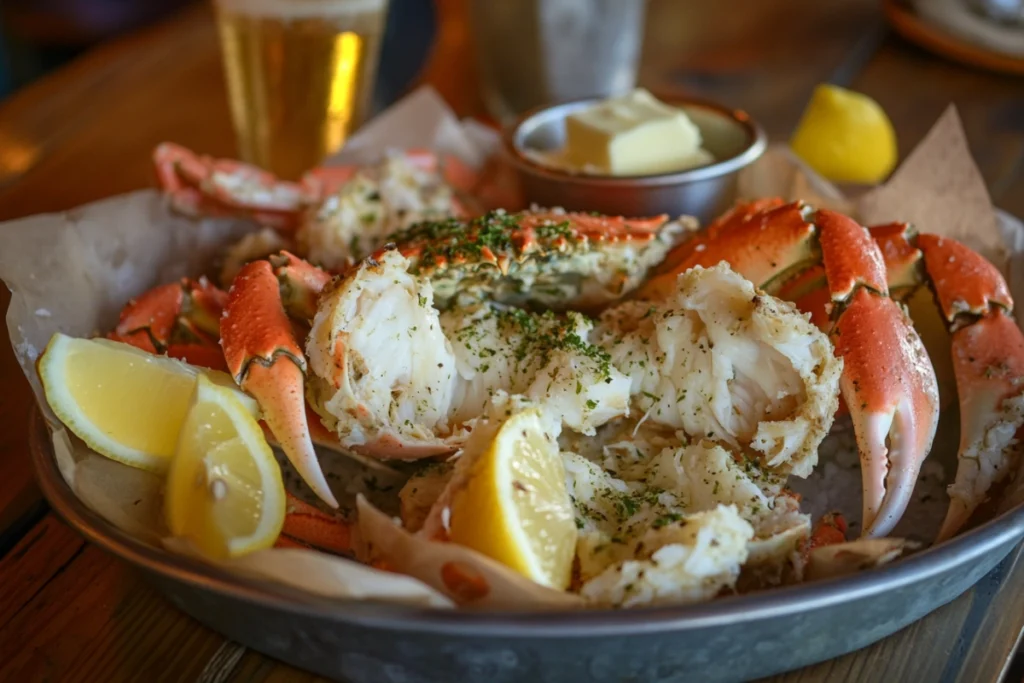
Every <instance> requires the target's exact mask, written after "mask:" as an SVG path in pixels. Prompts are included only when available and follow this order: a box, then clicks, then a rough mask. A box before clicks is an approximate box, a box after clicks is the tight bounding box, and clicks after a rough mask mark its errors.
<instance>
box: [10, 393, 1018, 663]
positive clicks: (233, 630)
mask: <svg viewBox="0 0 1024 683" xmlns="http://www.w3.org/2000/svg"><path fill="white" fill-rule="evenodd" d="M30 430H31V451H32V459H33V462H34V465H35V469H36V473H37V475H38V478H39V483H40V486H41V488H42V490H43V493H44V495H45V496H46V498H47V499H48V500H49V501H50V504H51V505H52V506H53V509H54V510H55V511H56V512H57V513H58V514H59V515H60V516H61V517H62V518H63V519H64V520H65V521H67V522H68V524H70V525H71V526H72V527H74V528H75V529H76V530H77V531H78V532H79V533H81V534H82V535H83V536H84V537H85V538H86V539H87V540H89V541H90V542H92V543H95V544H96V545H98V546H100V547H102V548H104V549H106V550H108V551H109V552H111V553H113V554H115V555H117V556H118V557H120V558H122V559H123V560H125V561H127V562H129V563H131V564H133V565H135V566H137V567H138V568H140V569H141V570H142V571H143V572H144V573H145V574H146V575H147V576H148V578H149V579H150V580H151V581H152V582H153V583H154V584H155V585H156V586H157V588H158V589H159V590H160V591H161V592H163V593H164V594H165V595H166V596H167V597H168V598H169V599H170V600H171V602H173V603H174V604H175V605H177V606H178V607H179V608H180V609H182V610H183V611H184V612H186V613H188V614H190V615H192V616H193V617H195V618H196V619H198V620H199V621H201V622H203V623H204V624H206V625H208V626H209V627H210V628H213V629H215V630H217V631H219V632H220V633H222V634H224V635H225V636H227V637H228V638H230V639H232V640H235V641H237V642H239V643H242V644H244V645H246V646H248V647H251V648H253V649H255V650H258V651H260V652H262V653H264V654H266V655H269V656H271V657H274V658H276V659H279V660H281V661H284V662H287V663H289V664H292V665H294V666H297V667H300V668H303V669H306V670H308V671H312V672H315V673H317V674H319V675H322V676H325V677H328V678H335V679H342V680H345V681H350V682H351V683H381V682H387V683H506V682H512V681H530V682H531V683H548V682H550V683H569V682H572V683H577V682H582V681H609V682H610V681H615V682H623V683H625V682H627V681H628V682H630V683H648V682H654V681H658V682H666V683H667V682H682V681H695V680H699V681H710V682H717V681H743V680H749V679H751V678H758V677H762V676H767V675H770V674H774V673H780V672H783V671H789V670H792V669H796V668H799V667H802V666H806V665H808V664H813V663H815V662H820V661H823V660H826V659H830V658H832V657H837V656H839V655H842V654H845V653H848V652H852V651H854V650H857V649H859V648H862V647H865V646H867V645H870V644H871V643H873V642H875V641H878V640H880V639H882V638H884V637H885V636H888V635H890V634H892V633H894V632H896V631H898V630H899V629H901V628H903V627H904V626H906V625H908V624H910V623H912V622H914V621H916V620H918V619H920V618H921V617H923V616H925V615H926V614H928V613H929V612H931V611H933V610H935V609H936V608H938V607H940V606H942V605H944V604H945V603H947V602H949V601H950V600H952V599H953V598H955V597H957V596H958V595H960V594H961V593H963V592H964V591H965V590H967V589H968V588H970V587H971V586H972V585H973V584H974V583H975V582H977V581H978V580H979V579H981V578H982V577H983V576H984V575H985V574H987V573H988V572H989V571H991V570H992V569H993V568H994V567H995V566H996V565H997V564H998V563H999V562H1000V561H1001V560H1002V559H1003V558H1004V557H1006V555H1007V554H1008V553H1009V552H1010V550H1011V549H1012V548H1013V547H1014V546H1016V544H1017V543H1018V542H1019V541H1020V540H1021V539H1022V538H1024V506H1019V507H1017V508H1014V509H1013V510H1010V511H1009V512H1006V513H1005V514H1003V515H1000V516H999V517H997V518H995V519H993V520H991V521H988V522H987V523H985V524H983V525H981V526H979V527H977V528H974V529H972V530H971V531H968V532H966V533H964V534H962V535H961V536H958V537H956V538H954V539H953V540H951V541H948V542H946V543H943V544H941V545H939V546H937V547H934V548H929V549H927V550H924V551H922V552H920V553H917V554H915V555H912V556H910V557H908V558H905V559H902V560H899V561H897V562H894V563H893V564H890V565H886V566H883V567H880V568H877V569H872V570H868V571H864V572H861V573H859V574H855V575H852V576H847V577H842V578H837V579H830V580H824V581H820V582H815V583H811V584H805V585H800V586H793V587H787V588H780V589H775V590H771V591H766V592H763V593H759V594H751V595H742V596H735V597H727V598H723V599H720V600H716V601H714V602H710V603H704V604H698V605H688V606H680V607H662V608H649V609H631V610H603V611H573V612H557V613H543V614H534V615H524V614H509V613H494V612H491V613H480V612H469V611H453V610H440V609H436V610H431V609H421V608H410V607H401V606H396V605H385V604H381V603H373V602H368V601H351V600H344V601H343V600H325V599H320V598H315V597H313V596H311V595H306V594H303V593H302V592H300V591H295V590H291V589H288V588H286V587H283V586H280V585H276V584H272V583H268V582H262V581H256V580H249V579H243V578H239V577H236V576H234V575H231V574H228V573H227V572H225V571H223V570H219V569H217V568H215V567H212V566H208V565H206V564H203V563H201V562H199V561H196V560H193V559H190V558H187V557H183V556H180V555H175V554H172V553H170V552H168V551H165V550H163V549H160V548H156V547H153V546H150V545H147V544H145V543H142V542H141V541H138V540H136V539H134V538H132V537H130V536H128V535H126V534H125V533H123V532H122V531H120V530H118V529H117V528H115V527H114V526H112V525H111V524H109V523H108V522H106V521H105V520H103V519H102V518H101V517H99V516H98V515H97V514H95V513H94V512H92V511H91V510H89V509H88V508H87V507H86V506H85V505H84V504H83V503H82V502H81V501H79V500H78V498H77V497H76V496H75V494H74V493H73V492H72V490H71V489H70V487H69V486H68V485H67V483H66V482H65V481H64V479H63V477H62V476H61V474H60V472H59V470H58V469H57V464H56V462H55V460H54V454H53V448H52V445H51V441H50V435H49V432H48V429H47V426H46V423H45V420H44V419H43V418H42V416H41V414H40V413H39V411H38V408H37V409H36V411H35V412H34V413H33V417H32V422H31V425H30Z"/></svg>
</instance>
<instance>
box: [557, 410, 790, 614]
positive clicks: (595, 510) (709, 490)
mask: <svg viewBox="0 0 1024 683" xmlns="http://www.w3.org/2000/svg"><path fill="white" fill-rule="evenodd" d="M621 422H622V424H620V425H615V426H609V428H607V429H606V430H605V433H603V434H602V435H601V438H602V440H603V441H604V445H603V446H602V447H600V448H599V449H593V448H592V449H591V452H590V453H589V454H588V455H587V456H584V455H580V454H576V453H572V452H564V453H563V460H564V463H565V469H566V481H567V487H568V488H569V491H570V495H571V497H572V500H573V504H574V506H575V509H576V515H577V520H576V526H577V528H578V529H579V540H578V542H577V558H578V561H579V572H580V581H581V594H583V595H584V596H586V597H589V598H590V599H592V600H595V601H597V602H599V603H603V604H605V603H606V604H614V605H639V604H660V603H661V602H679V601H687V600H691V599H707V598H709V597H713V596H714V595H715V594H716V593H717V592H718V590H720V589H723V588H733V587H734V584H735V582H736V579H737V578H738V577H739V576H740V568H741V567H743V568H744V569H746V568H747V566H748V565H749V567H750V569H751V571H756V573H757V581H756V582H754V583H755V584H759V585H763V584H764V583H779V582H781V581H782V580H783V578H784V577H787V576H792V575H794V572H795V571H797V569H796V564H797V560H798V558H797V557H795V553H796V550H797V548H798V546H799V545H800V544H801V542H802V541H803V540H805V539H806V538H807V536H808V535H809V533H810V517H809V516H807V515H803V514H801V513H800V512H799V506H798V504H797V501H796V500H795V499H794V498H792V497H791V496H789V495H786V494H785V493H784V492H783V489H782V483H783V482H782V478H781V477H779V476H777V475H774V474H772V473H770V472H766V471H764V470H763V469H762V468H761V467H760V466H759V465H758V464H757V463H756V462H753V461H744V460H742V459H740V458H738V457H736V456H734V455H733V454H732V453H730V452H728V451H727V450H726V449H724V448H723V447H722V446H720V445H718V444H715V443H712V442H710V441H707V440H701V441H698V442H694V443H689V444H684V445H682V446H680V445H679V440H678V438H675V439H673V437H672V436H671V435H670V433H667V432H665V431H663V430H655V429H652V428H647V427H643V426H641V427H640V428H639V429H637V428H636V427H635V425H633V424H632V423H631V421H630V420H623V421H621ZM631 432H636V438H634V439H633V440H629V441H624V440H620V439H621V438H622V437H624V436H628V435H629V434H630V433H631ZM563 443H566V440H565V439H563ZM723 506H724V507H723ZM723 510H728V511H729V512H728V513H726V512H723ZM714 511H717V514H716V515H711V513H712V512H714ZM708 515H711V516H710V517H709V516H708ZM722 515H724V517H723V516H722ZM694 520H696V524H697V525H698V527H700V526H701V525H702V524H704V523H705V522H707V520H715V521H714V522H713V523H712V522H708V524H709V525H710V526H709V527H708V529H711V530H710V531H708V530H705V531H704V532H702V533H704V534H705V536H707V535H708V534H715V533H718V532H721V533H722V534H724V536H725V537H726V538H728V539H735V538H736V536H735V533H734V532H736V531H737V529H743V533H742V539H743V540H742V544H740V545H738V546H735V547H734V548H733V550H734V552H732V553H731V554H728V555H726V556H721V557H720V558H719V559H721V560H722V562H721V563H719V564H715V565H713V566H714V567H715V570H714V571H711V572H710V573H708V572H707V571H706V569H707V567H706V566H705V565H699V564H697V565H694V564H693V563H695V562H698V559H700V560H705V559H707V558H706V557H704V556H703V555H696V556H691V555H690V554H688V552H684V551H683V550H678V549H677V550H671V551H668V550H667V551H665V552H661V551H662V547H663V546H665V545H672V544H674V543H677V542H678V541H677V540H675V539H676V537H677V534H676V533H675V532H672V531H668V532H664V531H662V530H663V529H669V530H672V529H677V530H678V529H679V528H685V527H687V525H689V524H690V523H691V521H694ZM738 522H741V523H742V525H740V524H739V523H738ZM744 525H745V526H744ZM715 529H717V530H718V531H717V532H716V531H715ZM721 542H723V541H722V540H721V539H717V540H716V543H721ZM716 547H717V545H716ZM684 550H685V549H684ZM663 558H677V559H679V558H683V559H679V562H675V561H674V560H673V561H672V562H669V563H667V564H666V563H665V562H664V561H662V560H663ZM725 558H731V559H729V560H728V561H725ZM684 560H685V561H684ZM695 567H696V568H695ZM709 577H711V580H708V578H709ZM673 587H675V588H673ZM680 591H681V592H680Z"/></svg>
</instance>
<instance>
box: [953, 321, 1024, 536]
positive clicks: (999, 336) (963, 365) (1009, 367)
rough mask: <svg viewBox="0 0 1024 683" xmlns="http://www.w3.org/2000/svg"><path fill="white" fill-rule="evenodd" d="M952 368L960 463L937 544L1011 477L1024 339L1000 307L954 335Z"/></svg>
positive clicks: (1022, 402)
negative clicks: (957, 407) (957, 405)
mask: <svg viewBox="0 0 1024 683" xmlns="http://www.w3.org/2000/svg"><path fill="white" fill-rule="evenodd" d="M953 368H954V370H955V373H956V385H957V394H958V397H959V401H960V451H959V458H958V459H959V462H958V464H957V471H956V480H955V482H954V483H953V485H952V486H950V487H949V495H950V506H949V510H948V512H947V513H946V519H945V521H944V522H943V524H942V529H941V530H940V531H939V536H938V539H937V541H942V540H945V539H948V538H950V537H952V536H953V535H954V534H955V533H956V532H957V531H959V529H960V527H962V526H963V525H964V524H965V523H966V522H967V520H968V519H969V518H970V516H971V514H972V513H973V512H974V510H975V509H977V507H978V505H979V504H981V502H982V501H983V500H984V499H985V495H986V493H987V492H988V490H989V488H990V487H991V486H992V485H993V484H996V483H998V482H999V481H1002V480H1003V479H1004V478H1005V477H1006V476H1008V475H1010V474H1011V471H1010V470H1011V466H1012V465H1013V462H1012V461H1007V460H1006V458H1005V452H1006V451H1007V450H1009V449H1011V448H1012V447H1013V446H1014V445H1015V443H1016V435H1017V431H1018V430H1019V428H1020V426H1021V424H1022V423H1024V335H1022V334H1021V331H1020V328H1019V327H1017V324H1016V323H1015V322H1014V321H1013V319H1012V318H1011V317H1010V316H1009V315H1008V314H1006V313H1004V312H1003V311H1002V310H1000V309H998V308H997V309H995V310H994V311H993V312H992V313H991V314H990V315H987V316H985V317H983V318H981V319H979V320H978V321H976V322H975V323H974V324H972V325H968V326H966V327H962V328H960V329H958V330H956V331H955V332H954V333H953ZM1009 399H1016V401H1013V402H1009ZM1018 461H1019V458H1018ZM1017 466H1018V467H1020V463H1019V462H1018V463H1017Z"/></svg>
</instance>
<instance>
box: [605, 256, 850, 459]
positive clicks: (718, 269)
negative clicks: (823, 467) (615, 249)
mask: <svg viewBox="0 0 1024 683" xmlns="http://www.w3.org/2000/svg"><path fill="white" fill-rule="evenodd" d="M595 341H596V343H597V344H598V345H599V346H601V347H602V348H604V349H605V350H606V351H607V352H608V353H609V354H610V355H611V357H612V363H613V364H614V365H615V366H616V367H618V368H619V369H620V370H621V371H622V372H623V373H625V374H626V375H627V376H629V378H630V380H631V383H632V386H631V393H632V395H633V404H634V407H635V409H636V410H637V411H638V412H639V413H641V414H643V415H644V416H645V417H646V419H648V420H650V421H652V422H655V423H658V424H662V425H665V426H668V427H672V428H675V429H681V430H683V431H684V432H686V433H687V434H689V435H691V436H696V437H706V438H709V439H713V440H716V441H720V442H722V443H724V444H726V445H728V446H730V447H732V448H749V449H752V450H754V451H757V452H758V453H760V454H761V455H762V457H763V458H764V461H765V464H767V465H768V466H770V467H773V468H776V469H779V470H780V471H785V472H792V473H794V474H796V475H798V476H806V475H807V474H809V473H810V471H811V469H812V468H813V467H814V465H815V463H816V462H817V446H818V444H819V443H820V442H821V440H822V439H823V438H824V437H825V435H826V434H827V433H828V430H829V429H830V428H831V425H832V420H833V416H834V414H835V412H836V409H837V407H838V387H839V378H840V375H841V373H842V361H841V360H840V359H838V358H836V357H835V355H834V353H833V350H832V345H831V343H830V342H829V340H828V337H827V336H826V335H825V334H824V333H823V332H821V331H820V330H818V329H817V328H816V327H815V326H814V325H812V324H811V322H810V320H809V318H808V316H806V315H804V314H801V313H800V312H799V311H797V309H796V308H795V307H794V306H792V305H791V304H788V303H786V302H784V301H781V300H779V299H776V298H775V297H771V296H768V295H766V294H764V293H762V292H759V291H758V290H755V288H754V286H753V285H752V284H751V283H750V282H749V281H747V280H744V279H743V278H742V277H740V276H739V275H738V274H736V273H735V272H733V271H732V270H731V269H729V268H728V267H727V266H726V265H725V264H720V265H718V266H715V267H713V268H700V267H697V268H693V269H691V270H688V271H686V272H685V273H683V274H681V275H680V276H679V278H678V282H677V287H676V290H675V292H674V293H673V294H672V295H671V296H670V297H668V299H667V300H665V301H663V302H657V303H654V302H641V301H634V302H629V303H626V304H623V305H620V306H618V307H615V308H613V309H610V310H609V311H607V312H606V313H605V314H604V315H603V316H602V318H601V320H600V322H599V325H598V327H597V331H596V337H595Z"/></svg>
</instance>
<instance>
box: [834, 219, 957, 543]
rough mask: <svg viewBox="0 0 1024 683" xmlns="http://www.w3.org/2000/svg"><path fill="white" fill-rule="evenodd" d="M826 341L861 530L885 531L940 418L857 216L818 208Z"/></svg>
mask: <svg viewBox="0 0 1024 683" xmlns="http://www.w3.org/2000/svg"><path fill="white" fill-rule="evenodd" d="M815 220H816V222H817V224H818V227H819V229H820V234H819V241H820V242H821V248H822V257H823V260H824V263H825V275H826V278H827V280H828V286H829V290H830V292H831V296H832V305H833V314H832V315H833V319H834V321H835V322H834V326H833V329H832V333H831V336H832V341H833V343H834V344H835V347H836V353H837V354H839V355H840V356H841V357H842V358H843V364H844V368H843V377H842V379H841V380H840V387H841V391H842V393H843V399H844V401H845V402H846V405H847V407H848V408H849V410H850V417H851V418H852V420H853V426H854V431H855V432H856V435H857V447H858V450H859V451H860V458H861V470H862V477H863V485H864V502H863V508H864V512H863V528H864V532H863V534H864V535H865V536H884V535H886V534H888V533H889V532H890V531H891V530H892V528H893V527H894V526H895V525H896V522H898V521H899V519H900V517H901V516H902V515H903V511H904V510H905V509H906V507H907V503H908V502H910V494H911V493H912V492H913V490H914V484H915V483H916V482H917V475H918V472H919V471H920V469H921V463H922V462H923V461H924V459H925V457H926V456H927V455H928V451H929V450H930V449H931V445H932V440H933V439H934V438H935V430H936V429H937V427H938V423H939V390H938V384H937V381H936V379H935V371H934V369H933V368H932V364H931V361H930V360H929V358H928V353H927V352H926V351H925V348H924V344H923V343H922V342H921V339H920V337H918V335H917V332H915V331H914V327H913V325H912V323H911V322H910V320H909V318H908V317H907V316H906V314H905V313H904V312H903V310H902V309H901V308H900V306H899V305H898V304H897V303H896V302H895V301H893V300H892V299H891V298H889V288H888V285H887V281H886V272H885V266H884V262H883V259H882V253H881V251H880V250H879V249H878V247H877V246H876V245H875V243H874V241H872V239H871V236H870V234H869V233H868V231H867V230H866V229H865V228H863V227H861V226H860V225H859V224H858V223H857V222H856V221H854V220H852V219H850V218H847V217H846V216H843V215H842V214H839V213H835V212H833V211H826V210H820V211H818V212H817V215H816V218H815Z"/></svg>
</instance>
